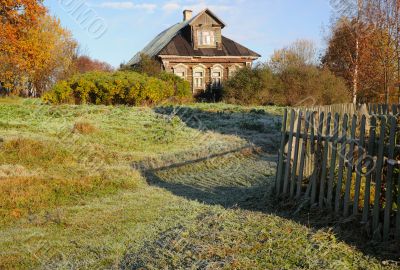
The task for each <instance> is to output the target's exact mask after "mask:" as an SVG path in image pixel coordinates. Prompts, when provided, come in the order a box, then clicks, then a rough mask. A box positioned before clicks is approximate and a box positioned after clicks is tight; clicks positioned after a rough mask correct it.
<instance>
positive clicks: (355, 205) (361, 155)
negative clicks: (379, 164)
mask: <svg viewBox="0 0 400 270" xmlns="http://www.w3.org/2000/svg"><path fill="white" fill-rule="evenodd" d="M365 122H366V117H365V115H363V116H362V117H361V130H360V141H359V144H358V160H357V169H356V184H355V188H354V189H355V194H354V202H353V215H357V214H358V206H359V199H360V188H361V175H362V165H363V164H362V163H363V160H364V156H365V154H366V152H367V151H365V148H364V147H365Z"/></svg>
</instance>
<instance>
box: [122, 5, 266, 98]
mask: <svg viewBox="0 0 400 270" xmlns="http://www.w3.org/2000/svg"><path fill="white" fill-rule="evenodd" d="M224 27H225V23H224V22H223V21H222V20H221V19H220V18H218V17H217V16H216V15H215V14H214V13H213V12H212V11H211V10H209V9H205V10H203V11H201V12H200V13H199V14H197V15H196V16H194V17H193V16H192V11H191V10H185V11H184V12H183V21H182V22H180V23H178V24H175V25H174V26H172V27H170V28H168V29H167V30H165V31H163V32H162V33H160V34H159V35H158V36H156V37H155V38H154V39H153V40H152V41H151V42H150V43H149V44H148V45H147V46H146V47H145V48H144V49H143V50H142V51H140V52H139V53H137V54H136V55H135V56H134V57H133V58H132V59H131V60H130V61H129V62H128V65H135V64H137V63H138V62H139V61H140V58H141V55H142V54H146V55H148V56H150V57H151V58H153V59H155V60H157V61H158V62H159V63H160V68H161V69H162V70H165V71H167V72H173V73H174V74H176V75H177V76H179V77H181V78H183V79H185V80H187V81H189V82H190V84H191V87H192V89H193V94H194V95H195V96H196V95H198V94H200V93H202V92H204V91H205V90H206V89H210V88H213V89H219V88H221V87H222V83H223V81H224V80H226V79H227V78H229V77H230V76H232V75H233V74H234V73H235V72H236V71H237V70H238V69H240V68H243V67H245V66H248V67H250V66H251V65H252V64H253V61H255V60H256V59H258V58H259V57H260V55H259V54H258V53H256V52H254V51H252V50H250V49H248V48H246V47H244V46H243V45H240V44H239V43H237V42H235V41H233V40H231V39H229V38H227V37H225V36H223V35H222V29H224Z"/></svg>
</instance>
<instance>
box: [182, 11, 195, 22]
mask: <svg viewBox="0 0 400 270" xmlns="http://www.w3.org/2000/svg"><path fill="white" fill-rule="evenodd" d="M192 15H193V11H191V10H188V9H185V10H184V11H183V21H184V22H186V21H189V20H190V19H191V18H192Z"/></svg>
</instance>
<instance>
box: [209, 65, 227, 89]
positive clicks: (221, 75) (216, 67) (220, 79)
mask: <svg viewBox="0 0 400 270" xmlns="http://www.w3.org/2000/svg"><path fill="white" fill-rule="evenodd" d="M215 73H219V76H218V77H214V74H215ZM210 77H211V87H212V88H221V87H222V82H223V80H224V67H223V66H222V65H220V64H215V65H214V66H212V67H211V74H210ZM216 79H218V81H217V82H216Z"/></svg>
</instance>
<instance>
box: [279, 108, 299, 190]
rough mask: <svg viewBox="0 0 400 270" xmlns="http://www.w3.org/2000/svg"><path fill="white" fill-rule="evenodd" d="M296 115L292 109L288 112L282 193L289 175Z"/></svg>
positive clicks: (286, 188)
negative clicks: (288, 127) (287, 133)
mask: <svg viewBox="0 0 400 270" xmlns="http://www.w3.org/2000/svg"><path fill="white" fill-rule="evenodd" d="M295 117H296V112H295V111H294V110H292V111H291V112H290V131H289V141H288V144H287V149H288V151H287V155H286V166H285V178H284V181H283V192H282V193H283V194H287V192H288V184H289V176H290V161H291V158H292V143H293V130H294V120H295Z"/></svg>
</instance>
